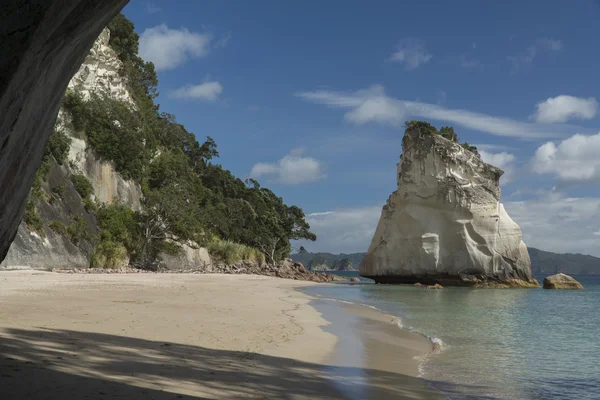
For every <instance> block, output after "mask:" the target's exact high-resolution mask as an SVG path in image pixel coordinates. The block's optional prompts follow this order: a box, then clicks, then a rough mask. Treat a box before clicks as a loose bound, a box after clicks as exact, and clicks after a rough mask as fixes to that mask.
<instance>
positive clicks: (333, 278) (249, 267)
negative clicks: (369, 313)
mask: <svg viewBox="0 0 600 400" xmlns="http://www.w3.org/2000/svg"><path fill="white" fill-rule="evenodd" d="M52 272H58V273H69V274H77V273H81V274H123V273H134V274H136V273H137V274H140V273H155V272H170V273H173V272H174V273H196V274H246V275H264V276H272V277H277V278H283V279H294V280H299V281H310V282H320V283H327V282H347V281H349V280H348V279H347V278H344V277H341V276H337V275H333V274H325V273H322V272H310V271H307V270H306V268H304V266H303V265H302V264H300V263H296V262H293V261H292V260H290V259H287V260H283V261H280V262H278V263H277V264H275V265H269V264H258V263H256V262H253V261H240V262H239V263H236V264H233V265H225V264H206V265H204V266H202V267H198V266H196V267H194V268H191V269H175V270H169V269H160V270H158V271H150V270H144V269H139V268H115V269H102V268H69V269H62V268H54V269H52ZM354 279H357V278H354ZM353 282H355V281H353Z"/></svg>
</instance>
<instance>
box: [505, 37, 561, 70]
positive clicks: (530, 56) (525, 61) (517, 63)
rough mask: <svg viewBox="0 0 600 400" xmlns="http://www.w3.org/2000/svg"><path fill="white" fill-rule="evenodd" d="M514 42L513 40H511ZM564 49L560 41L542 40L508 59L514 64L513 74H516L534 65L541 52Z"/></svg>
mask: <svg viewBox="0 0 600 400" xmlns="http://www.w3.org/2000/svg"><path fill="white" fill-rule="evenodd" d="M511 40H512V39H511ZM562 48H563V43H562V42H561V41H560V40H555V39H549V38H542V39H538V40H536V41H535V43H534V44H532V45H531V46H529V47H527V49H526V50H525V51H524V52H523V53H521V54H518V55H515V56H508V57H507V59H508V60H509V61H510V62H511V63H512V69H511V71H510V72H511V74H516V73H517V72H519V70H520V69H522V68H527V67H529V66H531V64H533V60H535V58H536V57H537V56H538V54H539V53H540V50H541V51H546V52H549V51H550V52H552V51H560V50H562Z"/></svg>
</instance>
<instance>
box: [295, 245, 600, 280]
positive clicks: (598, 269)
mask: <svg viewBox="0 0 600 400" xmlns="http://www.w3.org/2000/svg"><path fill="white" fill-rule="evenodd" d="M528 250H529V257H531V269H532V271H533V273H534V274H556V273H558V272H563V273H565V274H569V275H600V258H598V257H593V256H588V255H584V254H572V253H566V254H558V253H552V252H549V251H544V250H539V249H536V248H533V247H529V249H528ZM364 255H365V253H352V254H343V253H342V254H332V253H310V252H308V251H302V252H300V253H296V254H292V255H291V256H290V257H291V258H292V259H293V260H294V261H296V262H301V263H302V264H304V266H306V267H307V268H309V269H313V268H314V269H315V270H326V269H327V270H338V269H339V268H340V265H346V266H347V263H346V261H344V262H342V260H344V259H348V261H349V262H350V263H351V265H352V267H353V269H355V270H358V267H359V265H360V262H361V261H362V259H363V257H364ZM346 270H347V269H346Z"/></svg>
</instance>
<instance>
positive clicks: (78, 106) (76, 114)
mask: <svg viewBox="0 0 600 400" xmlns="http://www.w3.org/2000/svg"><path fill="white" fill-rule="evenodd" d="M62 106H63V107H64V108H65V109H66V110H67V111H69V112H70V114H71V118H72V120H71V122H72V124H73V128H75V130H76V131H82V130H83V129H84V128H85V122H86V117H87V112H86V104H85V100H83V96H82V95H81V94H80V93H79V92H77V91H74V90H72V89H67V91H66V92H65V95H64V97H63V100H62Z"/></svg>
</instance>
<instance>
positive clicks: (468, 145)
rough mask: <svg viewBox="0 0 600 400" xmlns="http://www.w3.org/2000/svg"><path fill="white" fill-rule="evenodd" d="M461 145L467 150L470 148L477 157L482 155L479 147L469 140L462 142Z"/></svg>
mask: <svg viewBox="0 0 600 400" xmlns="http://www.w3.org/2000/svg"><path fill="white" fill-rule="evenodd" d="M461 146H462V147H463V148H464V149H465V150H469V151H470V152H471V153H473V154H475V155H476V156H477V157H480V155H479V151H478V150H477V147H475V146H471V145H470V144H469V143H468V142H464V143H462V144H461Z"/></svg>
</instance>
